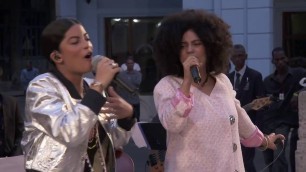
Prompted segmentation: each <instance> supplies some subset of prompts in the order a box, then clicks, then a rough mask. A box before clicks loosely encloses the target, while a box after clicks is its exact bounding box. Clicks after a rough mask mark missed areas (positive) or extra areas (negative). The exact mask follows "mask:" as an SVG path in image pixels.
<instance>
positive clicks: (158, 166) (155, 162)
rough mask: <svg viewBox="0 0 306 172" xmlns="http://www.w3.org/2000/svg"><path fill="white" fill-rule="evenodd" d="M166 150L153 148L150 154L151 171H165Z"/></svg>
mask: <svg viewBox="0 0 306 172" xmlns="http://www.w3.org/2000/svg"><path fill="white" fill-rule="evenodd" d="M165 155H166V150H151V152H150V154H149V160H148V165H149V172H163V171H164V161H165Z"/></svg>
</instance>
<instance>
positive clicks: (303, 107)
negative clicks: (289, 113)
mask: <svg viewBox="0 0 306 172" xmlns="http://www.w3.org/2000/svg"><path fill="white" fill-rule="evenodd" d="M298 134H299V140H298V142H297V150H296V152H295V164H296V172H305V169H306V91H302V92H300V93H299V130H298Z"/></svg>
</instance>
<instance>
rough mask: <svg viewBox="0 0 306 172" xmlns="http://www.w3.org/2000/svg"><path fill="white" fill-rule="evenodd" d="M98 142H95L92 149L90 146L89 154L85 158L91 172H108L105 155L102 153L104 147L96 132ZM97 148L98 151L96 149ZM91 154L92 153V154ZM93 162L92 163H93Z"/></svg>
mask: <svg viewBox="0 0 306 172" xmlns="http://www.w3.org/2000/svg"><path fill="white" fill-rule="evenodd" d="M97 127H98V126H97V125H95V128H97ZM96 133H97V134H96V137H95V139H96V142H95V146H94V147H92V148H90V147H89V146H88V149H87V154H86V156H85V160H86V163H87V165H88V167H89V170H90V172H94V171H101V169H102V171H106V170H107V169H106V165H105V158H104V154H103V151H102V145H101V143H100V142H99V140H100V138H99V133H98V132H96ZM94 148H96V149H94ZM90 152H91V153H90ZM89 156H91V159H90V158H89ZM91 161H92V163H91Z"/></svg>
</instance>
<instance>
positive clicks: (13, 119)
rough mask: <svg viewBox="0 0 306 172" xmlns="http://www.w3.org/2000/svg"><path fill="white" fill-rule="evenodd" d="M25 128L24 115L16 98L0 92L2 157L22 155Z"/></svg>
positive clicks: (0, 143)
mask: <svg viewBox="0 0 306 172" xmlns="http://www.w3.org/2000/svg"><path fill="white" fill-rule="evenodd" d="M23 130H24V123H23V117H22V116H21V114H20V112H19V108H18V104H17V101H16V99H15V98H13V97H11V96H8V95H5V94H2V93H0V157H10V156H17V155H22V149H21V147H20V141H21V138H22V133H23Z"/></svg>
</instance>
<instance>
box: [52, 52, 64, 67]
mask: <svg viewBox="0 0 306 172" xmlns="http://www.w3.org/2000/svg"><path fill="white" fill-rule="evenodd" d="M50 59H51V60H52V61H53V62H54V63H55V64H58V63H62V62H63V59H62V58H61V54H60V53H59V52H58V51H53V52H52V53H51V54H50Z"/></svg>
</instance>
